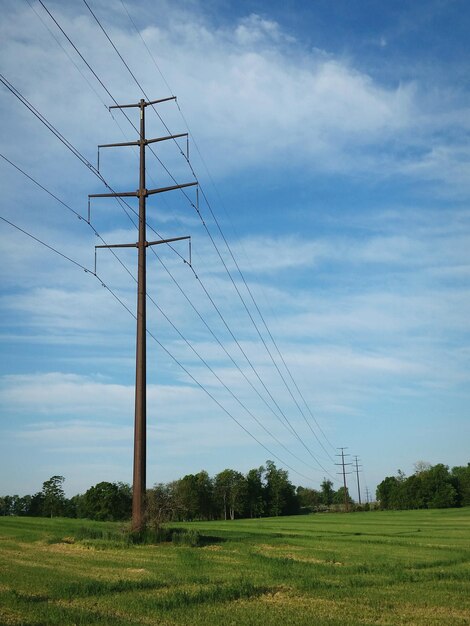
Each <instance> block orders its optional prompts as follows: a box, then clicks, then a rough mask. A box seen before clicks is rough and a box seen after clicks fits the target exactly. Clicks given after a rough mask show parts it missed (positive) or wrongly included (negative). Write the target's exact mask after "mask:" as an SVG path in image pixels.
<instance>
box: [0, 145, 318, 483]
mask: <svg viewBox="0 0 470 626" xmlns="http://www.w3.org/2000/svg"><path fill="white" fill-rule="evenodd" d="M0 157H1V158H3V159H4V160H5V161H6V162H7V163H9V164H10V165H11V166H12V167H14V168H15V169H16V170H17V171H19V172H20V173H21V174H23V175H24V176H25V177H26V178H28V179H29V180H30V181H31V182H33V183H34V184H35V185H37V186H38V187H39V188H40V189H41V190H42V191H44V192H45V193H47V194H48V195H50V196H51V197H52V198H54V200H56V201H57V202H59V203H60V204H61V205H62V206H63V207H64V208H66V209H67V210H68V211H70V212H71V213H73V214H74V215H75V216H77V217H78V218H79V219H80V220H81V221H84V222H85V223H86V224H87V226H89V228H91V230H92V231H93V233H94V234H95V236H97V237H98V238H99V239H100V240H101V241H102V242H103V244H105V246H106V247H107V242H106V241H105V240H104V239H103V237H102V236H101V235H100V233H99V232H98V231H97V230H96V228H95V227H94V226H93V224H92V223H91V222H90V221H87V220H85V219H84V218H83V217H82V216H81V215H80V214H79V213H78V212H77V211H75V209H73V208H72V207H71V206H70V205H68V204H67V203H66V202H64V201H63V200H62V199H61V198H59V197H58V196H56V195H55V194H54V193H52V192H51V191H50V190H49V189H47V188H46V187H45V186H44V185H42V184H41V183H39V181H37V180H36V179H35V178H33V177H32V176H31V175H29V174H28V173H27V172H25V171H24V170H23V169H22V168H21V167H19V166H18V165H16V164H15V163H13V161H11V160H10V159H8V158H7V157H6V156H5V155H3V154H1V153H0ZM4 221H7V222H8V220H4ZM8 223H10V222H8ZM10 224H11V225H13V224H12V223H10ZM22 232H24V231H22ZM25 234H27V233H25ZM162 239H163V238H162ZM40 243H43V245H47V244H45V243H44V242H41V241H40ZM170 247H171V246H170ZM109 250H110V252H111V253H112V255H113V256H114V257H115V259H116V260H117V261H118V262H119V264H120V265H121V266H122V268H123V269H124V270H125V271H126V272H127V274H128V275H129V276H130V277H131V278H132V279H133V280H134V281H135V282H137V280H136V278H135V276H134V275H133V274H132V272H131V271H130V270H129V268H128V267H127V266H126V265H125V263H123V261H122V260H121V259H120V258H119V256H118V255H117V254H116V252H115V251H114V250H113V248H112V247H110V248H109ZM54 251H55V252H56V253H57V254H61V253H60V252H58V251H57V250H56V249H54ZM152 251H154V250H153V248H152ZM154 253H155V251H154ZM155 256H156V257H157V259H158V260H159V262H160V264H161V265H162V266H163V268H164V269H165V270H166V272H167V273H168V274H169V276H170V277H171V278H172V280H173V282H174V283H175V285H176V286H177V287H178V288H179V290H180V292H181V293H182V295H183V296H184V297H185V298H186V300H187V301H188V303H189V304H190V305H191V306H192V308H193V309H194V310H195V311H196V313H198V315H199V316H200V317H201V320H202V321H203V322H204V323H205V325H206V327H207V328H208V329H209V330H210V331H211V329H210V327H209V326H208V324H207V323H206V322H205V320H204V318H203V317H202V316H201V315H200V314H199V312H198V311H197V309H196V308H195V307H194V305H193V303H192V301H191V300H190V298H189V297H188V296H187V295H186V294H185V292H184V290H183V289H182V288H181V287H180V285H179V284H178V282H177V281H176V279H175V278H174V276H173V275H172V273H171V272H170V270H169V269H168V268H167V266H166V265H165V263H164V262H163V261H162V259H161V258H160V257H159V256H158V255H157V254H156V253H155ZM82 268H83V269H85V268H84V267H83V266H82ZM85 271H90V270H86V269H85ZM94 273H96V264H95V272H94ZM147 297H148V298H149V300H150V301H151V302H152V304H154V306H155V307H156V308H157V310H158V311H159V312H160V314H161V315H162V316H163V317H164V318H165V319H166V320H167V322H168V323H169V324H170V325H171V326H172V328H173V329H174V330H175V331H176V332H177V333H178V334H179V335H180V337H181V338H182V339H183V341H184V342H185V343H186V344H187V345H188V347H189V348H190V349H191V350H192V351H193V352H194V353H195V354H196V356H197V357H198V358H199V360H200V361H201V362H202V363H203V364H204V365H205V366H206V367H207V368H208V369H209V370H210V371H211V373H212V374H213V375H214V377H216V378H217V380H218V381H219V382H220V384H221V385H222V386H223V387H224V388H225V389H226V390H227V391H228V392H229V393H230V395H232V397H233V398H234V399H235V400H236V401H237V402H238V404H239V405H240V406H242V408H244V409H245V410H246V411H247V413H248V414H249V415H250V417H252V419H253V420H254V421H256V423H257V424H258V425H259V426H260V427H261V428H262V429H263V430H264V431H265V432H266V433H267V434H268V435H270V436H271V437H272V438H273V439H274V440H275V441H276V443H277V444H278V445H280V446H281V447H282V448H284V449H285V450H286V452H288V454H290V455H291V456H293V457H294V458H295V459H297V460H298V461H300V462H301V463H303V464H305V465H307V466H308V467H310V468H311V469H314V470H315V471H318V470H317V469H316V468H313V467H311V466H310V465H308V464H307V463H305V461H303V460H302V459H301V458H300V457H299V456H297V455H296V454H295V453H293V452H292V451H291V450H289V449H288V448H287V446H285V445H284V444H283V443H282V442H281V441H280V440H279V439H278V438H277V437H276V436H275V435H274V434H273V433H272V432H271V431H270V430H269V429H268V428H266V427H265V426H264V424H263V423H262V422H261V420H259V419H258V418H257V417H256V416H255V415H254V414H253V413H252V411H250V409H249V408H248V407H247V406H246V405H245V404H244V403H243V402H242V401H241V400H240V399H239V398H238V396H236V395H235V394H234V393H233V392H232V391H231V389H230V388H229V387H228V386H227V385H226V384H225V383H224V382H223V380H221V378H220V377H219V376H218V374H217V373H216V372H215V371H214V370H213V368H212V367H211V366H210V365H209V363H208V362H207V361H206V360H205V359H204V358H203V357H202V356H201V355H200V354H199V352H198V351H197V350H196V349H195V348H194V347H193V346H192V344H191V343H190V342H189V341H188V340H187V338H186V337H185V336H184V335H183V333H181V331H180V330H179V329H178V328H177V327H176V326H175V324H173V322H172V321H171V320H170V318H169V317H168V316H167V315H166V313H165V312H164V311H163V309H162V308H161V307H160V306H159V305H158V304H157V302H156V301H155V300H154V299H153V298H152V297H151V296H150V295H147ZM211 332H212V331H211ZM212 334H213V333H212ZM213 336H214V338H215V339H216V340H217V341H218V343H219V345H220V346H221V347H222V348H223V349H224V351H225V353H226V354H227V356H229V358H231V357H230V354H229V353H228V351H227V350H226V349H225V348H224V346H223V344H222V343H221V342H220V341H219V340H218V338H217V337H216V336H215V335H214V334H213ZM231 360H232V362H233V363H234V365H235V366H236V367H237V368H238V369H239V371H240V372H241V373H243V372H242V370H241V369H240V368H239V367H238V365H237V364H236V362H235V361H234V360H233V359H231ZM247 380H248V379H247ZM248 382H249V381H248ZM281 423H282V422H281Z"/></svg>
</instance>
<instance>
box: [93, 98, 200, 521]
mask: <svg viewBox="0 0 470 626" xmlns="http://www.w3.org/2000/svg"><path fill="white" fill-rule="evenodd" d="M175 99H176V98H175V97H174V96H173V97H171V98H163V99H161V100H152V101H150V102H146V101H145V100H140V101H139V102H137V103H136V104H123V105H116V106H111V107H109V108H110V109H128V108H139V109H140V133H139V139H138V140H137V141H130V142H125V143H110V144H102V145H100V146H98V150H99V148H113V147H123V146H139V188H138V189H137V191H127V192H118V193H116V192H113V193H98V194H90V195H89V196H88V198H116V197H137V198H139V240H138V242H137V243H123V244H114V245H109V246H108V245H103V246H95V249H96V248H137V250H138V271H137V333H136V369H135V371H136V374H135V417H134V471H133V483H132V530H134V531H137V532H138V531H140V530H142V528H143V526H144V523H145V519H144V516H145V490H146V469H147V375H146V366H147V335H146V333H147V329H146V325H147V315H146V298H147V286H146V269H147V265H146V252H147V248H148V246H154V245H158V244H162V243H170V242H172V241H180V240H182V239H189V237H174V238H172V239H160V240H158V241H147V233H146V225H147V224H146V201H147V197H148V196H150V195H152V194H157V193H164V192H166V191H172V190H174V189H181V188H183V187H190V186H193V185H197V181H195V182H192V183H185V184H182V185H173V186H171V187H161V188H160V189H147V188H146V184H145V148H146V146H147V145H148V144H150V143H155V142H158V141H166V140H169V139H177V138H178V137H188V133H182V134H179V135H169V136H167V137H159V138H157V139H147V138H146V137H145V109H146V107H148V106H152V107H153V106H154V105H156V104H159V103H160V102H167V101H168V100H175ZM98 154H99V153H98ZM95 271H96V270H95Z"/></svg>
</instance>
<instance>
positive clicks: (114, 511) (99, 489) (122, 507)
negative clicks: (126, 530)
mask: <svg viewBox="0 0 470 626" xmlns="http://www.w3.org/2000/svg"><path fill="white" fill-rule="evenodd" d="M131 507H132V495H131V488H130V487H129V485H126V484H124V483H119V482H117V483H110V482H106V481H103V482H100V483H98V484H96V485H95V486H94V487H90V489H88V491H86V492H85V494H84V496H83V500H82V501H81V503H80V511H81V514H82V515H84V516H85V517H88V518H89V519H94V520H101V521H117V520H124V519H128V518H129V517H130V515H131Z"/></svg>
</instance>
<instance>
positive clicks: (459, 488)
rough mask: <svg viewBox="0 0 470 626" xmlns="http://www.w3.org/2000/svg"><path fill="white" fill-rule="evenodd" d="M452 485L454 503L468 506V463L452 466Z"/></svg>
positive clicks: (469, 484)
mask: <svg viewBox="0 0 470 626" xmlns="http://www.w3.org/2000/svg"><path fill="white" fill-rule="evenodd" d="M451 481H452V485H453V486H454V488H455V491H456V494H457V495H456V505H457V506H470V463H468V464H467V466H463V465H462V466H457V467H453V468H452V472H451Z"/></svg>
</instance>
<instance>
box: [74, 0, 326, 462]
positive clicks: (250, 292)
mask: <svg viewBox="0 0 470 626" xmlns="http://www.w3.org/2000/svg"><path fill="white" fill-rule="evenodd" d="M83 2H84V4H85V5H86V6H87V8H88V10H89V11H90V13H91V14H92V15H93V17H94V19H95V20H96V22H97V24H98V25H99V27H100V28H101V30H102V31H103V33H104V34H105V36H106V38H107V39H108V41H109V42H110V44H111V45H112V47H113V48H114V50H115V51H116V53H117V54H118V56H119V58H120V59H121V61H122V62H123V63H124V65H125V67H126V68H127V70H128V71H129V73H130V74H131V76H132V78H133V79H134V81H135V82H136V84H137V85H138V87H139V88H140V89H141V91H142V92H143V93H144V95H145V96H146V94H145V91H144V89H143V87H142V86H141V84H140V83H139V81H138V80H137V78H136V77H135V75H134V73H133V72H132V70H131V69H130V67H129V65H128V64H127V63H126V61H125V60H124V58H123V56H122V55H121V53H120V52H119V50H118V49H117V47H116V45H115V44H114V43H113V41H112V40H111V38H110V37H109V35H108V33H107V32H106V30H105V29H104V27H103V25H102V24H101V22H100V21H99V20H98V18H97V17H96V15H95V14H94V13H93V11H92V10H91V8H90V6H89V5H88V3H87V1H86V0H83ZM121 3H122V5H123V7H124V9H125V11H126V13H127V15H128V17H129V20H130V21H131V23H132V25H133V27H134V29H135V30H136V32H137V33H138V35H139V37H140V39H141V40H142V42H143V44H144V46H145V48H146V50H147V52H148V54H149V56H150V57H151V59H152V61H153V63H154V65H155V67H156V68H157V71H158V72H159V74H160V75H161V77H162V79H163V81H164V82H165V84H166V86H167V88H168V89H169V91H170V92H172V90H171V88H170V86H169V84H168V82H167V81H166V79H165V77H164V75H163V73H162V71H161V69H160V67H159V66H158V63H157V62H156V60H155V58H154V56H153V55H152V53H151V51H150V49H149V47H148V46H147V44H146V42H145V40H144V39H143V37H142V35H141V33H140V32H139V30H138V29H137V26H136V24H135V22H134V21H133V19H132V17H131V15H130V13H129V11H128V9H127V7H126V5H125V3H124V1H123V0H121ZM146 97H147V96H146ZM176 103H177V106H178V110H179V111H180V113H181V115H182V118H183V121H184V122H185V124H186V126H187V128H188V132H189V133H190V134H191V138H192V139H193V141H194V143H195V146H196V149H197V151H198V154H199V156H200V157H201V159H202V155H201V153H200V151H199V148H198V146H197V143H196V141H195V140H194V137H193V135H192V133H191V131H190V129H189V126H188V123H187V121H186V119H185V117H184V115H183V113H182V111H181V107H180V106H179V104H178V102H177V101H176ZM157 115H158V116H159V118H160V120H161V121H162V122H163V120H162V118H161V117H160V115H159V114H158V112H157ZM163 123H164V122H163ZM165 127H166V128H167V130H168V132H170V130H169V128H168V127H167V126H166V124H165ZM180 152H181V153H182V151H181V150H180ZM182 154H183V153H182ZM183 156H184V154H183ZM186 160H187V161H188V164H189V166H190V168H191V170H192V173H193V175H194V177H195V178H197V176H196V173H195V172H194V170H193V168H192V166H191V164H190V162H189V159H186ZM202 161H203V163H204V164H205V161H204V160H203V159H202ZM205 167H206V170H207V171H208V168H207V165H205ZM208 173H209V172H208ZM209 176H210V173H209ZM210 178H211V177H210ZM199 187H200V189H201V193H202V195H203V197H204V200H205V202H206V204H207V206H208V208H209V211H210V213H211V215H212V218H213V219H214V222H215V223H216V225H217V228H218V230H219V233H220V235H221V236H222V239H223V241H224V243H225V245H226V247H227V249H228V251H229V253H230V256H231V258H232V260H233V261H234V263H235V266H236V268H237V270H238V273H239V274H240V277H241V278H242V281H243V283H244V285H245V288H246V290H247V291H248V293H249V295H250V298H251V300H252V302H253V304H254V306H255V308H256V310H257V312H258V314H259V316H260V318H261V320H262V322H263V325H264V327H265V329H266V331H267V333H268V335H269V337H270V339H271V341H272V343H273V345H274V346H275V348H276V352H277V353H278V355H279V357H280V359H281V361H282V363H283V365H284V367H285V369H286V371H287V373H288V375H289V378H290V379H291V381H292V383H293V385H294V387H295V389H296V390H297V393H298V394H299V396H300V397H301V399H302V401H303V403H304V404H305V406H306V408H307V410H308V412H309V414H310V416H311V418H312V419H313V421H314V422H315V424H316V426H317V428H318V429H319V431H320V433H321V434H322V435H323V438H324V439H325V441H326V442H327V443H328V444H329V445H330V447H331V448H332V449H334V446H333V444H332V443H331V442H330V441H329V439H328V438H327V437H326V435H325V433H324V432H323V430H322V428H321V427H320V425H319V423H318V421H317V420H316V418H315V416H314V414H313V412H312V411H311V409H310V406H309V405H308V403H307V402H306V400H305V397H304V395H303V394H302V392H301V390H300V388H299V387H298V385H297V383H296V381H295V379H294V377H293V375H292V372H291V370H290V368H289V367H288V365H287V363H286V361H285V359H284V357H283V355H282V353H281V351H280V349H279V347H278V344H277V342H276V341H275V339H274V337H273V335H272V333H271V331H270V330H269V328H268V326H267V323H266V320H265V318H264V316H263V314H262V312H261V310H260V308H259V306H258V304H257V302H256V300H255V298H254V296H253V293H252V291H251V289H250V288H249V285H248V284H247V282H246V280H245V277H244V275H243V272H242V271H241V269H240V267H239V264H238V263H237V261H236V259H235V256H234V254H233V251H232V249H231V247H230V245H229V243H228V241H227V239H226V237H225V235H224V233H223V231H222V229H221V227H220V223H219V221H218V220H217V218H216V216H215V214H214V212H213V210H212V207H211V204H210V202H209V200H208V198H207V197H206V194H205V192H204V189H203V187H202V185H201V184H200V183H199ZM199 215H200V214H199ZM200 217H201V215H200ZM201 219H202V217H201ZM203 224H204V226H205V227H206V225H205V223H204V221H203ZM206 230H207V233H208V235H209V237H210V239H211V241H212V243H213V245H214V247H215V248H216V250H217V252H218V253H219V251H218V249H217V246H216V244H215V242H214V240H213V239H212V236H211V235H210V233H209V232H208V229H207V227H206ZM219 257H220V259H221V261H222V263H223V264H224V267H225V269H226V271H227V273H228V274H229V276H230V278H231V274H230V272H229V270H228V268H227V266H226V265H225V262H224V261H223V259H222V257H221V255H220V253H219ZM232 282H233V281H232ZM234 287H235V289H236V291H237V293H238V295H239V296H240V299H241V301H242V303H243V305H244V307H245V308H246V311H247V313H248V315H249V317H250V319H251V321H252V323H253V325H254V326H255V328H256V330H257V332H258V335H259V337H260V339H261V341H262V342H263V344H264V345H265V348H266V350H267V352H268V354H269V356H270V358H271V361H272V362H273V364H274V366H275V367H276V369H277V371H278V373H279V375H280V377H281V379H282V381H283V382H284V385H285V386H286V389H287V390H288V392H289V394H290V395H291V397H292V399H293V401H294V403H295V404H296V406H297V408H298V409H299V411H300V413H301V415H302V417H303V418H304V420H305V421H306V423H307V425H308V426H309V428H310V430H311V432H312V434H313V435H314V437H315V438H316V439H317V441H318V443H319V445H320V446H321V447H322V449H323V450H324V452H325V453H326V454H327V456H328V457H329V458H330V460H331V461H333V458H332V456H331V455H330V453H329V452H328V451H327V450H326V448H325V447H324V445H323V443H322V442H321V440H320V439H319V437H318V436H317V434H316V433H315V431H314V430H313V428H312V426H311V424H310V422H309V421H308V420H307V418H306V416H305V414H304V413H303V410H302V409H301V407H300V406H299V404H298V402H297V400H296V399H295V397H294V395H293V394H292V391H291V389H290V387H289V386H288V384H287V382H286V380H285V379H284V376H283V375H282V373H281V371H280V370H279V368H278V366H277V364H276V363H275V361H274V359H273V356H272V354H271V352H270V350H269V348H268V347H267V345H266V343H265V341H264V339H263V337H262V335H261V333H260V331H259V329H258V327H257V325H256V323H255V321H254V319H253V318H252V316H251V313H250V312H249V310H248V308H247V306H246V304H245V302H244V300H243V298H242V296H241V294H240V293H239V291H238V289H237V287H236V285H235V283H234Z"/></svg>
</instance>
